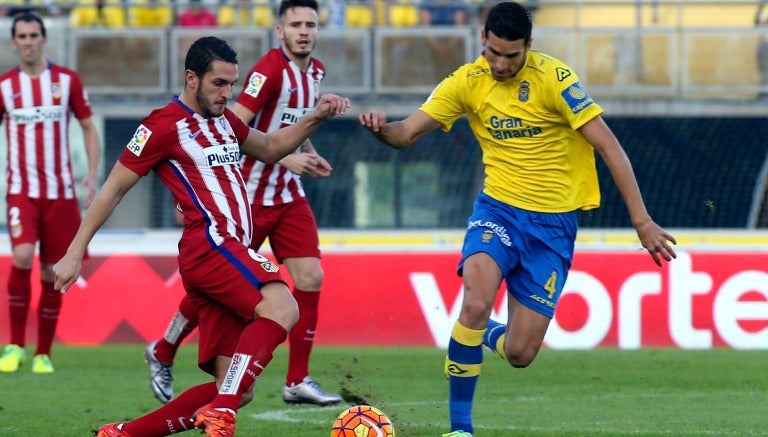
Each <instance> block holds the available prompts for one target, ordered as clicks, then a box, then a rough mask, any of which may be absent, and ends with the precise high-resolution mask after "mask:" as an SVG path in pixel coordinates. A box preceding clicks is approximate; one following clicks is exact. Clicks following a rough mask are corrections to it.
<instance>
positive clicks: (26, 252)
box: [0, 12, 100, 373]
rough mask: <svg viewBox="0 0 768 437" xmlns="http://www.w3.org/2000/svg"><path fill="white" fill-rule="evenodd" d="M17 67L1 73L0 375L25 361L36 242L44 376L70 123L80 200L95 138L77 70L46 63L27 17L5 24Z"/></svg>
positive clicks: (68, 215) (35, 366)
mask: <svg viewBox="0 0 768 437" xmlns="http://www.w3.org/2000/svg"><path fill="white" fill-rule="evenodd" d="M11 38H12V44H13V48H14V50H15V51H16V52H17V54H18V56H19V65H18V66H17V67H15V68H13V69H12V70H10V71H8V72H7V73H5V74H3V75H2V76H0V117H2V120H3V122H4V123H5V133H6V139H7V159H8V161H7V164H8V165H7V179H6V181H7V191H6V195H7V225H8V234H9V236H10V239H11V246H12V252H13V265H12V266H11V272H10V274H9V275H8V303H9V314H10V320H11V330H10V333H11V338H10V343H9V344H8V345H7V346H6V347H5V349H4V350H3V354H2V356H0V372H15V371H17V370H18V369H19V366H20V365H21V364H23V363H24V362H25V360H26V351H25V350H24V346H25V336H26V321H27V314H28V313H29V309H30V300H31V276H32V263H33V261H34V256H35V245H36V244H37V242H38V241H39V242H40V281H41V284H42V287H41V289H42V291H41V293H40V301H39V304H38V336H37V347H36V351H35V356H34V357H33V359H32V366H31V367H32V372H33V373H51V372H53V365H52V364H51V362H50V354H51V345H52V343H53V338H54V335H55V332H56V324H57V321H58V317H59V312H60V310H61V304H62V298H61V293H59V292H57V291H54V289H53V276H52V273H51V266H52V265H53V263H54V262H56V261H57V260H58V259H59V258H61V257H62V256H63V255H64V252H65V251H66V249H67V245H69V242H70V241H72V237H73V236H74V235H75V232H76V231H77V227H78V226H79V224H80V206H79V204H78V199H77V195H76V192H75V183H76V181H75V177H74V174H73V172H72V165H71V163H70V145H69V120H70V117H71V115H72V114H74V116H75V118H77V120H78V121H79V122H80V126H81V127H82V130H83V139H84V143H85V149H86V154H87V156H88V174H87V175H86V176H85V178H84V179H83V181H82V185H83V186H85V187H87V189H88V193H87V196H86V199H85V201H86V203H90V201H91V199H93V196H94V194H95V192H96V184H97V182H98V176H99V175H98V167H99V159H100V148H99V135H98V132H97V131H96V127H95V125H94V123H93V120H92V119H91V116H92V111H91V106H90V103H89V102H88V96H87V94H86V92H85V89H84V87H83V84H82V82H81V81H80V77H79V76H78V75H77V73H76V72H74V71H72V70H70V69H68V68H65V67H62V66H60V65H56V64H54V63H52V62H50V61H48V60H47V59H46V58H45V55H44V49H45V44H46V42H47V38H46V29H45V24H44V23H43V21H42V19H41V18H40V16H38V15H36V14H34V13H31V12H27V13H23V14H20V15H17V16H16V17H14V20H13V24H12V26H11Z"/></svg>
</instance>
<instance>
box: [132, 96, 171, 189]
mask: <svg viewBox="0 0 768 437" xmlns="http://www.w3.org/2000/svg"><path fill="white" fill-rule="evenodd" d="M169 126H170V129H169ZM174 127H175V124H174V123H172V122H170V121H169V120H166V122H165V123H164V122H163V117H162V116H161V115H160V111H158V110H156V111H153V112H152V113H151V114H149V116H147V117H146V118H144V120H142V121H141V123H140V124H139V127H138V128H136V132H134V133H133V137H131V139H130V141H128V144H127V145H126V146H125V149H123V152H122V153H121V154H120V158H119V159H118V160H119V161H120V163H121V164H123V165H124V166H126V167H128V168H129V169H131V170H132V171H134V172H135V173H136V174H139V175H141V176H146V175H147V174H148V173H149V172H150V171H151V170H152V169H153V168H154V167H155V166H156V165H157V164H158V163H159V162H161V161H164V160H165V159H167V158H168V156H169V153H170V152H171V146H172V144H174V141H175V140H174V138H175V137H174V135H175V133H176V132H175V130H173V128H174Z"/></svg>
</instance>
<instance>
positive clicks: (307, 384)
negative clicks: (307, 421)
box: [283, 376, 341, 406]
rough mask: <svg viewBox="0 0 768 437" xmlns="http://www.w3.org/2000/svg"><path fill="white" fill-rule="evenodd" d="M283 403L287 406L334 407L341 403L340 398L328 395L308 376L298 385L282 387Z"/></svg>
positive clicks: (335, 395)
mask: <svg viewBox="0 0 768 437" xmlns="http://www.w3.org/2000/svg"><path fill="white" fill-rule="evenodd" d="M283 401H285V403H288V404H314V405H322V406H326V405H336V404H338V403H339V402H341V396H339V395H337V394H332V393H328V392H326V391H325V390H323V389H322V388H320V386H319V385H317V383H316V382H315V381H312V379H310V377H309V376H307V377H305V378H304V381H302V382H301V383H299V384H296V385H294V386H291V387H288V386H287V385H286V386H284V387H283Z"/></svg>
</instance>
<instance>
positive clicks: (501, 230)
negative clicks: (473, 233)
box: [467, 220, 512, 247]
mask: <svg viewBox="0 0 768 437" xmlns="http://www.w3.org/2000/svg"><path fill="white" fill-rule="evenodd" d="M474 228H488V230H487V231H484V232H483V234H482V235H481V237H480V238H481V240H482V241H483V242H484V243H488V242H489V241H490V239H489V238H488V234H487V233H488V231H491V232H493V233H494V234H496V235H498V236H499V239H500V240H501V242H502V243H503V244H504V245H505V246H507V247H511V246H512V239H511V238H510V237H509V234H508V233H507V228H505V227H504V226H501V225H499V224H496V223H494V222H492V221H490V220H472V221H471V222H469V224H468V225H467V231H469V230H470V229H474Z"/></svg>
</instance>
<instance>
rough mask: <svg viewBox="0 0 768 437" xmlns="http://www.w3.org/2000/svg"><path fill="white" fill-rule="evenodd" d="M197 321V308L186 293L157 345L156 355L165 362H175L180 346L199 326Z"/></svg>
mask: <svg viewBox="0 0 768 437" xmlns="http://www.w3.org/2000/svg"><path fill="white" fill-rule="evenodd" d="M197 321H198V317H197V309H195V306H194V305H193V304H192V299H190V298H189V296H188V295H186V294H185V295H184V298H182V299H181V302H179V309H178V311H176V314H175V315H174V316H173V319H172V320H171V323H170V324H169V325H168V329H167V330H166V331H165V335H164V336H163V338H161V339H160V340H158V342H157V344H156V345H155V357H156V358H157V359H158V360H160V361H161V362H163V363H166V364H173V360H174V358H176V352H177V351H178V350H179V346H181V343H182V342H183V341H184V339H185V338H187V337H189V334H191V333H192V331H194V329H195V328H197Z"/></svg>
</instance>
